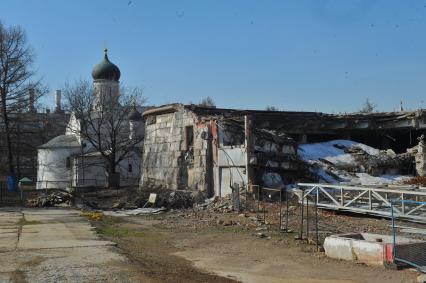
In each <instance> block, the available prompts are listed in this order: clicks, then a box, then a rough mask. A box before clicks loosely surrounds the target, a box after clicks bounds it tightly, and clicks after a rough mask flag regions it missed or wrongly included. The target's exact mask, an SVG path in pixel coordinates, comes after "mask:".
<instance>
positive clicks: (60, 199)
mask: <svg viewBox="0 0 426 283" xmlns="http://www.w3.org/2000/svg"><path fill="white" fill-rule="evenodd" d="M72 199H73V196H72V195H71V194H70V193H67V192H52V193H49V194H43V195H41V196H38V197H36V198H33V199H28V200H27V204H26V206H27V207H51V206H70V205H71V204H72Z"/></svg>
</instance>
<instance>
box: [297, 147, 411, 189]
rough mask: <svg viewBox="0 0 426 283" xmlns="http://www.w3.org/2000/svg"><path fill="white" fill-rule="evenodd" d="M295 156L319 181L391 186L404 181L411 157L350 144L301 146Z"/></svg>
mask: <svg viewBox="0 0 426 283" xmlns="http://www.w3.org/2000/svg"><path fill="white" fill-rule="evenodd" d="M298 154H299V156H300V158H301V159H303V160H304V161H305V163H306V164H307V165H308V167H309V170H310V172H311V173H313V174H314V175H316V177H317V178H318V179H319V180H320V181H325V182H327V183H346V184H361V185H371V184H391V183H398V182H401V181H403V180H404V179H406V178H408V177H407V176H403V174H407V173H408V172H407V171H406V168H409V167H410V166H409V164H410V163H412V155H410V154H395V152H394V151H393V150H391V149H388V150H378V149H375V148H373V147H370V146H367V145H365V144H362V143H357V142H354V141H350V140H332V141H328V142H323V143H314V144H303V145H300V146H299V150H298Z"/></svg>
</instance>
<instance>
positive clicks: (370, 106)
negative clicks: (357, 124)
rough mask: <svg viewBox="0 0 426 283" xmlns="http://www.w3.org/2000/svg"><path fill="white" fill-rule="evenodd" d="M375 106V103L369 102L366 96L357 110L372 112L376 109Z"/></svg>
mask: <svg viewBox="0 0 426 283" xmlns="http://www.w3.org/2000/svg"><path fill="white" fill-rule="evenodd" d="M376 108H377V104H373V103H371V102H370V100H369V99H368V98H367V99H366V100H365V102H364V104H363V105H362V107H361V109H360V110H359V112H361V113H372V112H374V111H375V110H376Z"/></svg>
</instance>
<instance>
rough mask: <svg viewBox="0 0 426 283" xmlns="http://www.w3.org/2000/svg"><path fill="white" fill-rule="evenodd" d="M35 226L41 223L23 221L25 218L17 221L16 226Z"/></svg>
mask: <svg viewBox="0 0 426 283" xmlns="http://www.w3.org/2000/svg"><path fill="white" fill-rule="evenodd" d="M37 224H42V222H41V221H38V220H32V221H28V220H27V219H25V217H22V218H21V219H19V221H18V225H19V226H24V225H37Z"/></svg>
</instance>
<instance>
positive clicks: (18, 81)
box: [0, 22, 45, 175]
mask: <svg viewBox="0 0 426 283" xmlns="http://www.w3.org/2000/svg"><path fill="white" fill-rule="evenodd" d="M34 57H35V55H34V52H33V50H32V49H31V48H30V47H29V45H28V44H27V39H26V36H25V32H24V30H23V29H22V28H21V27H19V26H10V27H6V26H4V25H3V24H2V23H1V22H0V115H1V119H2V122H3V126H4V133H5V139H6V147H7V160H8V171H9V174H11V175H13V174H14V171H15V168H14V162H13V149H12V131H13V125H12V124H13V123H12V122H11V117H13V116H14V115H16V113H19V112H22V110H23V109H26V108H28V106H29V105H30V103H31V102H34V101H35V100H37V99H38V98H39V97H40V96H41V95H42V94H44V93H45V89H44V88H43V89H41V88H42V85H41V83H40V81H31V80H32V78H33V77H34V74H35V73H34V71H33V70H32V64H33V61H34ZM29 89H33V90H35V91H34V96H31V97H30V96H29V95H28V92H29ZM37 90H38V91H37Z"/></svg>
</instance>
